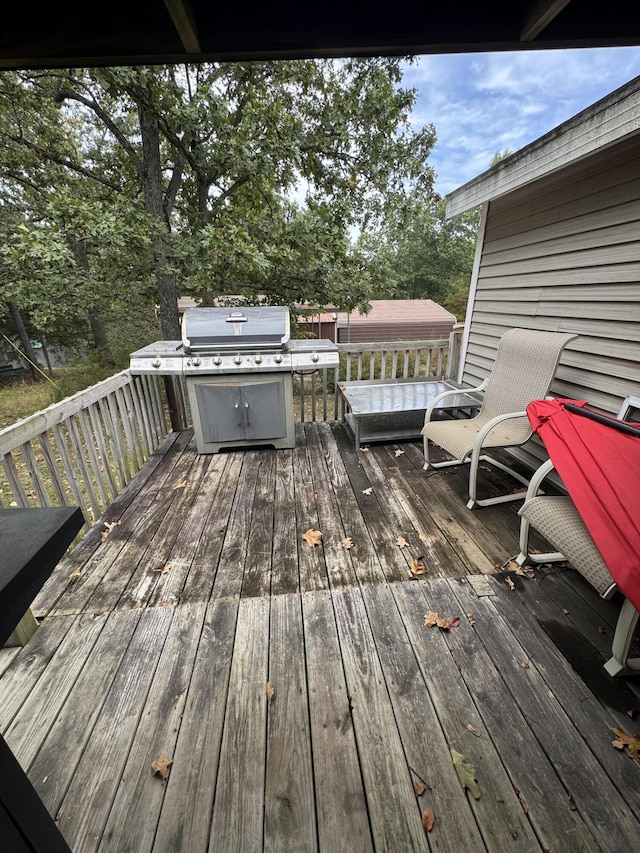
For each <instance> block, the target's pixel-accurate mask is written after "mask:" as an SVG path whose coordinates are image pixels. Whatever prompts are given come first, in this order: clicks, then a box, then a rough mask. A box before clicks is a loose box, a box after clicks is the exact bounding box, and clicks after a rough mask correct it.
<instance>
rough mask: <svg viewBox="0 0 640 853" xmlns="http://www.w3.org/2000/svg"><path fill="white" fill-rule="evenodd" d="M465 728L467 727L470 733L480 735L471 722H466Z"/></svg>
mask: <svg viewBox="0 0 640 853" xmlns="http://www.w3.org/2000/svg"><path fill="white" fill-rule="evenodd" d="M465 729H467V731H469V732H471V734H472V735H476V737H480V735H479V734H478V732H477V731H476V729H475V726H472V725H471V723H467V725H466V726H465Z"/></svg>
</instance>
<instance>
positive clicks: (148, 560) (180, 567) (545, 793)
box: [0, 424, 640, 853]
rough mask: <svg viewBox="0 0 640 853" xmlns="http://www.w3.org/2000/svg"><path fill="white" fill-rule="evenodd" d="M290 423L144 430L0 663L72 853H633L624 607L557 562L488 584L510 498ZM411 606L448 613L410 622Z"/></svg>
mask: <svg viewBox="0 0 640 853" xmlns="http://www.w3.org/2000/svg"><path fill="white" fill-rule="evenodd" d="M296 437H297V443H296V447H295V449H293V450H284V451H273V450H269V449H266V448H259V449H255V450H251V449H247V450H243V451H235V452H229V453H220V454H217V455H212V456H198V455H197V454H196V453H195V451H194V446H193V438H192V435H191V433H183V434H180V435H177V436H173V437H172V438H171V440H168V441H167V442H165V445H164V446H163V449H162V450H161V451H159V452H158V453H157V454H156V455H154V457H153V458H152V459H151V460H150V461H149V462H148V463H146V465H145V466H143V468H142V469H141V471H140V472H139V474H138V475H137V476H136V477H134V479H133V480H132V481H131V483H130V484H129V485H128V486H127V490H126V491H127V494H126V496H125V497H124V498H123V499H122V500H120V499H119V500H118V501H117V502H116V503H115V505H114V506H113V507H111V508H110V510H109V512H108V514H107V515H106V516H105V519H107V520H109V521H110V523H114V522H115V523H116V526H115V527H113V528H112V530H111V532H110V533H109V535H108V536H107V537H106V538H105V539H103V538H102V537H101V535H100V534H101V531H102V530H104V526H103V525H97V526H96V527H94V528H93V529H92V530H91V531H90V532H89V533H88V535H87V537H86V538H85V539H84V540H83V542H82V543H80V545H79V546H78V548H77V549H76V551H74V552H73V553H72V554H71V556H70V557H69V558H68V559H65V560H64V561H63V562H62V564H61V566H60V569H59V570H58V571H57V572H56V573H55V575H54V577H53V578H52V579H51V581H50V582H49V583H48V584H47V585H46V586H45V589H44V590H43V592H42V593H41V595H40V596H39V597H38V607H39V612H40V613H41V615H45V617H46V618H45V619H44V622H43V624H42V625H41V627H40V629H39V630H38V631H37V632H36V634H35V636H34V637H33V638H32V640H31V641H30V642H29V644H28V645H27V646H26V647H25V648H24V649H23V650H22V651H20V652H18V653H17V654H12V655H11V656H10V659H7V660H6V661H3V664H2V665H3V667H4V666H5V664H6V668H5V669H4V671H2V672H1V673H0V728H1V729H2V730H3V731H4V732H5V733H6V737H7V741H8V743H9V745H10V746H12V747H13V748H14V749H15V751H16V754H17V755H18V757H19V759H20V760H21V761H22V762H23V764H24V766H25V768H26V769H27V771H28V772H29V774H30V775H31V778H32V779H33V782H34V785H35V786H36V789H37V790H38V792H39V793H40V795H41V796H42V798H43V800H44V802H45V804H46V806H47V808H48V809H49V810H50V811H51V813H52V814H54V815H55V816H56V817H57V818H58V820H59V825H60V827H61V829H62V831H63V833H64V834H65V835H66V837H67V839H68V840H69V842H70V844H71V846H72V849H73V850H74V853H86V852H87V851H96V850H98V849H99V850H101V851H103V853H126V851H131V853H141V851H154V852H155V851H162V853H176V851H186V853H192V851H193V853H200V852H201V853H206V852H207V851H216V853H217V852H218V851H223V853H226V851H231V850H234V851H236V850H238V851H239V850H242V851H245V850H251V851H254V850H255V851H259V850H267V851H285V850H291V851H293V850H295V851H315V850H319V851H328V853H334V851H345V853H352V851H373V850H385V851H386V850H390V851H394V853H395V851H399V850H403V851H404V850H425V851H426V850H442V851H451V853H457V851H460V850H464V851H469V853H476V851H489V853H502V851H507V850H508V851H510V853H511V851H513V853H518V851H540V853H541V851H543V850H545V849H551V850H553V851H554V853H565V851H566V853H574V851H577V850H585V851H592V850H593V851H595V850H601V849H627V848H628V847H631V846H632V845H633V841H634V839H635V838H637V837H638V830H639V829H640V762H637V761H632V760H631V759H629V758H628V757H627V756H626V755H624V754H622V753H621V752H619V751H617V750H615V749H614V748H613V747H612V746H611V740H612V738H613V736H612V734H611V732H610V727H611V726H615V725H621V726H623V727H624V728H625V729H626V730H627V731H629V732H630V733H634V732H638V730H639V729H640V723H639V722H638V721H637V720H635V719H632V718H631V717H630V716H629V715H628V714H627V711H629V710H630V709H632V708H636V707H638V702H639V699H638V696H639V693H640V687H634V686H632V684H631V682H632V681H633V679H629V680H628V681H625V680H616V681H613V680H612V679H610V678H609V676H607V675H606V673H605V672H604V670H603V669H602V663H603V661H604V660H606V658H607V656H608V649H609V643H610V641H611V636H612V631H613V626H614V624H615V620H616V618H617V612H618V610H619V606H620V603H619V601H618V600H615V601H612V602H603V601H602V600H601V599H599V598H598V596H597V595H596V593H595V592H593V590H591V588H590V587H588V585H587V584H585V583H584V582H582V581H581V579H580V578H579V577H578V576H576V575H575V573H573V572H570V571H564V572H563V571H562V570H557V569H553V570H551V571H549V570H548V569H546V568H540V569H537V570H536V572H535V577H534V579H533V580H527V579H525V578H522V577H518V576H516V575H512V576H513V577H514V579H515V583H516V589H515V590H514V591H513V592H512V591H510V590H509V588H508V587H507V585H506V584H505V583H504V577H503V575H494V574H492V573H493V572H495V571H497V570H496V565H497V564H500V563H501V562H502V561H503V560H504V559H506V557H508V556H509V554H510V553H514V552H515V550H517V532H518V517H517V505H516V504H509V505H502V506H498V507H492V508H483V509H479V510H474V511H473V512H472V511H469V510H468V509H467V508H466V505H465V488H466V480H465V475H464V473H461V472H459V471H454V470H453V469H445V470H444V471H442V472H436V473H430V474H429V476H425V473H424V472H423V470H422V462H421V452H420V445H419V444H418V443H415V444H413V443H403V444H400V445H393V444H390V445H377V446H376V445H372V446H371V447H370V448H369V450H368V451H366V452H360V453H356V452H355V450H354V448H353V442H352V440H351V439H350V437H349V436H348V434H347V433H346V432H345V430H344V429H343V427H342V426H341V425H339V424H300V425H298V427H297V429H296ZM400 450H401V451H402V452H401V453H398V452H397V451H400ZM483 474H486V488H487V489H488V490H493V491H497V490H499V489H500V487H501V485H502V484H501V480H500V475H499V474H498V473H496V472H495V471H487V472H483ZM183 484H184V485H183ZM176 486H178V488H174V487H176ZM369 489H371V491H370V492H369ZM117 522H120V524H117ZM309 528H313V529H315V530H320V531H321V532H322V542H321V544H320V545H317V546H315V547H309V545H308V544H307V543H306V542H305V541H304V540H303V539H302V535H303V533H304V532H305V531H306V530H308V529H309ZM347 537H348V538H350V539H351V540H352V543H353V544H352V547H350V548H348V547H345V543H344V541H343V540H345V539H346V538H347ZM398 537H403V538H404V539H405V540H406V543H407V544H406V545H405V546H403V547H401V545H400V544H398ZM419 555H422V557H423V558H424V562H425V564H426V566H427V568H428V572H427V574H426V575H422V576H420V577H419V578H418V579H416V578H415V577H414V576H413V575H412V573H411V569H410V563H411V561H412V560H413V559H415V558H416V557H417V556H419ZM465 581H466V582H465ZM432 608H433V609H435V610H440V611H442V614H441V615H445V616H452V615H459V616H460V617H461V624H460V625H459V626H458V627H455V628H451V629H450V630H449V631H448V632H443V631H440V629H438V628H426V627H425V626H424V614H425V613H426V612H427V611H428V610H429V609H432ZM565 611H568V612H565ZM467 613H472V618H473V624H472V623H471V621H469V619H467V616H466V614H467ZM521 663H526V664H527V665H528V668H524V667H521V666H520V664H521ZM267 681H269V682H271V684H272V685H273V688H274V690H275V693H274V696H273V699H272V702H271V703H269V702H268V698H267V691H266V686H267ZM635 681H636V682H637V681H638V679H635ZM451 748H455V749H456V750H458V751H459V752H461V753H462V754H463V755H464V756H465V758H466V759H467V760H468V761H470V762H471V763H472V764H473V765H474V767H475V769H476V775H477V778H478V782H479V784H480V790H481V796H480V799H479V800H475V799H473V798H472V797H471V796H470V795H469V794H468V792H466V791H465V790H464V788H463V787H462V786H461V784H460V781H459V779H458V776H457V774H456V771H455V768H454V766H453V762H452V757H451V754H450V749H451ZM161 753H164V754H166V755H167V756H168V757H169V758H170V759H171V760H172V761H173V764H172V766H171V772H170V775H169V778H168V780H167V781H166V782H165V783H163V782H162V781H161V780H160V779H159V778H157V777H155V776H153V775H152V772H151V763H152V762H153V760H154V759H155V758H157V757H158V756H159V755H160V754H161ZM415 783H422V784H423V785H424V786H425V789H424V791H421V793H417V792H416V791H415V790H414V784H415ZM420 790H421V789H420ZM570 795H571V797H572V798H573V800H572V801H570V800H569V796H570ZM573 801H575V804H576V809H573V808H571V804H572V802H573ZM425 809H432V810H433V813H434V816H435V823H434V826H433V829H432V830H431V832H430V833H428V834H427V833H425V830H424V829H423V827H422V824H421V813H422V811H423V810H425Z"/></svg>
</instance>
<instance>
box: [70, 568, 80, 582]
mask: <svg viewBox="0 0 640 853" xmlns="http://www.w3.org/2000/svg"><path fill="white" fill-rule="evenodd" d="M81 574H82V572H81V571H80V569H76V570H75V572H73V573H72V574H70V575H69V580H70V581H71V582H72V583H75V581H77V580H78V578H79V577H80V575H81Z"/></svg>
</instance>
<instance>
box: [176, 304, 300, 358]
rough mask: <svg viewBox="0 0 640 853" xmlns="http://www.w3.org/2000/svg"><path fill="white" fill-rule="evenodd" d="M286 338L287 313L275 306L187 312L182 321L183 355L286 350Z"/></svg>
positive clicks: (198, 309) (191, 309)
mask: <svg viewBox="0 0 640 853" xmlns="http://www.w3.org/2000/svg"><path fill="white" fill-rule="evenodd" d="M289 338H290V328H289V309H288V308H282V307H279V306H274V305H269V306H264V307H247V308H190V309H189V310H188V311H185V313H184V315H183V317H182V344H183V346H184V349H185V352H207V351H208V352H214V351H217V350H248V349H251V350H255V349H286V348H287V345H288V343H289Z"/></svg>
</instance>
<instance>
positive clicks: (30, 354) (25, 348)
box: [7, 302, 44, 382]
mask: <svg viewBox="0 0 640 853" xmlns="http://www.w3.org/2000/svg"><path fill="white" fill-rule="evenodd" d="M7 305H8V307H9V313H10V314H11V319H12V320H13V325H14V326H15V329H16V332H17V334H18V337H19V338H20V344H21V345H22V352H23V353H24V355H26V357H27V359H28V362H29V363H28V364H27V367H28V369H29V371H30V373H31V377H32V379H33V380H34V381H36V382H42V380H43V379H44V377H43V375H42V374H41V373H40V372H39V371H38V370H36V368H35V367H34V365H37V363H38V359H37V356H36V353H35V350H34V349H33V347H32V346H31V339H30V338H29V335H28V334H27V330H26V328H25V325H24V322H23V320H22V314H21V313H20V309H19V308H18V306H17V305H16V304H15V302H7Z"/></svg>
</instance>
